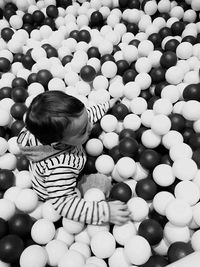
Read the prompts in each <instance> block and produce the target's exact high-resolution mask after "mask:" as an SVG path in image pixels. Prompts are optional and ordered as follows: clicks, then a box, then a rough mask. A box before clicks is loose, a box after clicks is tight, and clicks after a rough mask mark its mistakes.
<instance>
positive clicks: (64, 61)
mask: <svg viewBox="0 0 200 267" xmlns="http://www.w3.org/2000/svg"><path fill="white" fill-rule="evenodd" d="M72 58H73V56H72V55H66V56H64V57H63V58H62V60H61V62H62V65H63V66H65V65H66V64H67V63H69V62H71V61H72Z"/></svg>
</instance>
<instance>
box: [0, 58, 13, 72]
mask: <svg viewBox="0 0 200 267" xmlns="http://www.w3.org/2000/svg"><path fill="white" fill-rule="evenodd" d="M10 68H11V63H10V61H9V60H8V59H7V58H5V57H0V72H8V71H9V70H10Z"/></svg>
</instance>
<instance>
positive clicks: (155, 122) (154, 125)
mask: <svg viewBox="0 0 200 267" xmlns="http://www.w3.org/2000/svg"><path fill="white" fill-rule="evenodd" d="M170 128H171V120H170V119H169V117H167V116H166V115H164V114H158V115H155V116H154V117H153V119H152V121H151V129H152V130H153V131H154V132H155V133H156V134H158V135H164V134H167V133H168V132H169V130H170Z"/></svg>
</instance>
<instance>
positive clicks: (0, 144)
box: [0, 137, 8, 156]
mask: <svg viewBox="0 0 200 267" xmlns="http://www.w3.org/2000/svg"><path fill="white" fill-rule="evenodd" d="M7 150H8V142H7V141H6V139H5V138H3V137H0V156H2V155H4V154H5V153H6V151H7Z"/></svg>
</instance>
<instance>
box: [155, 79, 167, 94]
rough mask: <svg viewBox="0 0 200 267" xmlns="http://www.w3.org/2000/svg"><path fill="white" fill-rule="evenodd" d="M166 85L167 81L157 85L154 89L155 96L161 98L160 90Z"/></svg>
mask: <svg viewBox="0 0 200 267" xmlns="http://www.w3.org/2000/svg"><path fill="white" fill-rule="evenodd" d="M167 85H168V82H167V81H162V82H159V83H157V84H156V86H155V89H154V94H155V96H158V97H161V92H162V89H163V88H164V87H165V86H167Z"/></svg>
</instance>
